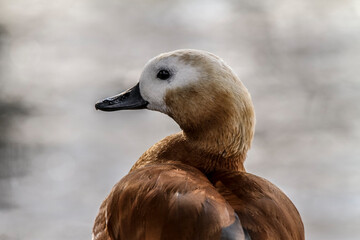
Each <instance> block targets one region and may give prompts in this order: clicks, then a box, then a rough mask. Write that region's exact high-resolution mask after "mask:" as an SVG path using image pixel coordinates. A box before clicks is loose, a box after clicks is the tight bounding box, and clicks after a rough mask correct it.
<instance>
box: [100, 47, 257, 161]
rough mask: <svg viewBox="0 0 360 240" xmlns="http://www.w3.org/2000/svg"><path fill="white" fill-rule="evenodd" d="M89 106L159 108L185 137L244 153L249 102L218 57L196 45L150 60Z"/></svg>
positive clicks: (251, 120) (250, 126)
mask: <svg viewBox="0 0 360 240" xmlns="http://www.w3.org/2000/svg"><path fill="white" fill-rule="evenodd" d="M95 107H96V109H99V110H103V111H115V110H122V109H141V108H147V109H150V110H155V111H159V112H162V113H165V114H167V115H169V116H170V117H172V118H173V119H174V120H175V121H176V122H177V123H178V124H179V126H180V127H181V129H182V130H183V134H184V136H185V137H186V138H187V139H188V140H189V141H192V142H193V143H194V144H197V145H198V146H199V148H202V149H203V150H204V151H210V152H211V153H212V154H216V155H218V154H221V155H222V156H235V155H239V154H242V155H244V154H246V152H247V150H248V149H249V148H250V145H251V141H252V138H253V133H254V125H255V116H254V111H253V105H252V102H251V97H250V94H249V93H248V91H247V89H246V88H245V86H244V85H243V84H242V82H241V81H240V80H239V79H238V77H237V76H236V75H235V74H234V72H233V71H232V70H231V68H230V67H229V66H228V65H226V64H225V63H224V61H222V60H221V59H220V58H218V57H217V56H215V55H213V54H211V53H208V52H204V51H198V50H177V51H174V52H169V53H164V54H161V55H159V56H157V57H155V58H153V59H151V60H150V61H149V62H148V63H147V64H146V65H145V68H144V70H143V72H142V74H141V77H140V81H139V83H138V84H137V85H136V86H135V87H133V88H131V89H129V90H127V91H125V92H123V93H121V94H119V95H116V96H114V97H110V98H106V99H105V100H102V101H99V102H98V103H96V105H95Z"/></svg>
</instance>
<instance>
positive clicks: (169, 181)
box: [93, 162, 245, 240]
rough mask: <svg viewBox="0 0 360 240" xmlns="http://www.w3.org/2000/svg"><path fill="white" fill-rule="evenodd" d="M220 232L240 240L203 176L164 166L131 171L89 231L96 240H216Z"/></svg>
mask: <svg viewBox="0 0 360 240" xmlns="http://www.w3.org/2000/svg"><path fill="white" fill-rule="evenodd" d="M104 220H105V221H104ZM104 223H105V224H104ZM232 225H234V226H232ZM229 226H232V227H231V228H230V227H229ZM226 228H228V229H227V232H228V236H231V237H228V238H226V239H229V240H231V239H234V240H235V239H239V240H241V239H245V237H244V232H243V230H242V227H241V223H240V221H239V220H238V219H237V218H236V217H235V212H234V210H233V208H232V207H231V206H230V205H229V204H228V203H227V202H226V200H225V199H224V198H223V197H222V196H221V195H220V194H219V193H218V192H217V190H216V189H215V187H214V186H213V185H212V184H211V183H210V182H209V180H208V179H207V177H206V176H205V175H204V174H202V173H201V172H200V171H199V170H197V169H196V168H193V167H191V166H188V165H184V164H179V163H171V162H170V163H165V164H156V165H149V166H146V167H143V168H140V169H137V170H135V171H132V172H131V173H130V174H128V175H127V176H125V177H124V178H123V179H122V180H121V181H120V182H119V183H117V184H116V185H115V186H114V188H113V189H112V191H111V193H110V195H109V196H108V197H107V199H105V201H104V203H103V204H102V206H101V208H100V213H99V215H98V217H97V219H96V221H95V226H94V230H93V231H94V239H96V240H104V239H112V240H120V239H128V240H132V239H134V240H137V239H144V240H157V239H159V240H160V239H163V240H166V239H180V240H181V239H184V240H185V239H189V240H190V239H199V240H201V239H214V240H215V239H217V240H218V239H220V237H221V235H222V232H223V229H226Z"/></svg>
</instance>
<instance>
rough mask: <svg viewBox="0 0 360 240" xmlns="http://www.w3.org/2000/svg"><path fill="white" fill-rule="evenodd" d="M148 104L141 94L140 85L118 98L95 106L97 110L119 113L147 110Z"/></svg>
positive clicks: (119, 95)
mask: <svg viewBox="0 0 360 240" xmlns="http://www.w3.org/2000/svg"><path fill="white" fill-rule="evenodd" d="M147 105H148V102H147V101H145V100H144V99H143V98H142V96H141V94H140V88H139V83H138V84H136V86H134V87H132V88H130V89H128V90H126V91H125V92H122V93H120V94H118V95H116V96H113V97H109V98H106V99H104V100H102V101H99V102H97V103H96V104H95V108H96V109H97V110H102V111H107V112H110V111H117V110H126V109H143V108H146V106H147Z"/></svg>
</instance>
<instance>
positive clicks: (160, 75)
mask: <svg viewBox="0 0 360 240" xmlns="http://www.w3.org/2000/svg"><path fill="white" fill-rule="evenodd" d="M156 77H157V78H160V79H161V80H166V79H168V78H169V77H170V73H169V72H168V71H167V70H160V71H159V72H158V74H157V76H156Z"/></svg>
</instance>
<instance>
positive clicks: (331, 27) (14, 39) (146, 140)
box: [0, 0, 360, 240]
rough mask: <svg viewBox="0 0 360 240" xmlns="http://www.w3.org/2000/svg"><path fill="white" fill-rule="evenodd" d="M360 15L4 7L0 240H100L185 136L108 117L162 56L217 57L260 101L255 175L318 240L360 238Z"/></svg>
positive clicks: (161, 5)
mask: <svg viewBox="0 0 360 240" xmlns="http://www.w3.org/2000/svg"><path fill="white" fill-rule="evenodd" d="M359 43H360V3H359V2H358V1H356V0H327V1H325V0H319V1H311V0H304V1H284V0H283V1H268V0H258V1H231V0H228V1H215V0H212V1H203V0H193V1H190V0H189V1H164V0H150V1H130V0H127V1H126V0H124V1H116V0H93V1H86V0H76V1H74V0H62V1H46V0H17V1H11V0H3V1H0V131H1V132H0V239H1V240H22V239H26V240H41V239H53V240H56V239H64V238H66V239H89V238H90V237H91V228H92V223H93V220H94V218H95V216H96V213H97V209H98V207H99V205H100V203H101V201H102V200H103V199H104V198H105V196H106V195H107V194H108V192H109V191H110V189H111V187H112V186H113V185H114V184H115V183H116V182H117V181H118V180H119V179H120V178H121V177H122V176H124V174H126V173H127V172H128V170H129V169H130V167H131V165H132V163H134V162H135V161H136V160H137V158H138V157H139V156H140V155H141V154H142V153H143V152H144V151H145V150H146V149H147V148H148V147H150V146H151V145H152V144H154V143H155V142H156V141H158V140H160V139H161V138H163V137H165V136H167V135H169V134H171V133H174V132H176V131H178V130H179V128H178V127H177V125H176V124H175V123H174V122H173V121H172V120H171V119H170V118H168V117H167V116H165V115H162V114H160V113H156V112H150V111H123V112H115V113H104V112H96V111H95V110H94V107H93V106H94V103H95V101H96V100H98V99H101V98H103V97H106V96H110V95H113V94H116V93H118V92H119V91H121V90H124V89H126V88H128V87H131V86H132V85H134V84H135V83H136V82H137V81H138V77H139V75H140V73H141V70H142V67H143V66H144V64H145V63H146V62H147V61H148V59H150V58H151V57H153V56H155V55H157V54H159V53H161V52H165V51H170V50H175V49H179V48H196V49H204V50H207V51H210V52H213V53H215V54H217V55H219V56H220V57H222V58H223V59H225V61H226V62H227V63H228V64H229V65H230V66H232V68H233V69H234V70H235V72H236V73H237V74H238V75H239V76H240V78H241V79H242V80H243V82H244V83H245V85H246V86H247V87H248V89H249V91H250V92H251V94H252V97H253V101H254V104H255V108H256V113H257V126H256V135H255V140H254V143H253V147H252V149H251V151H250V152H249V156H248V159H247V161H246V167H247V169H248V171H249V172H252V173H255V174H257V175H260V176H262V177H265V178H267V179H269V180H270V181H272V182H273V183H275V184H276V185H277V186H279V187H280V188H281V189H283V190H284V191H285V192H286V193H287V195H288V196H289V197H290V198H291V199H292V200H293V202H294V203H295V205H296V206H297V207H298V209H299V211H300V213H301V215H302V217H303V221H304V224H305V230H306V236H307V239H319V240H322V239H330V240H331V239H354V240H355V239H359V238H360V229H359V228H358V226H360V187H359V185H360V121H359V120H360V104H359V103H360V79H359V75H360V68H359V62H360V44H359Z"/></svg>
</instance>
